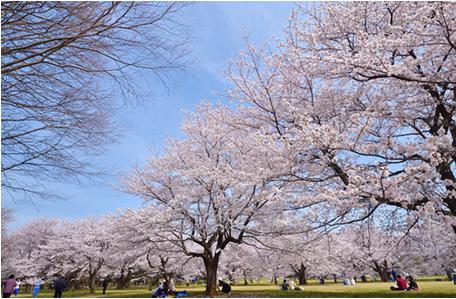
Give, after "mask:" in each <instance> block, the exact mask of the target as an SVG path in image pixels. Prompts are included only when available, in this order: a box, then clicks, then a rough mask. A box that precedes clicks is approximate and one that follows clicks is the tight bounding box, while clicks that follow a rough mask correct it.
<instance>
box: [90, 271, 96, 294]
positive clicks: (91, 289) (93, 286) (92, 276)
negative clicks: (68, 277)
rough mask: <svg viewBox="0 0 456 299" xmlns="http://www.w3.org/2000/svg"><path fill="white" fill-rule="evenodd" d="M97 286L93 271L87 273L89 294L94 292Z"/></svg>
mask: <svg viewBox="0 0 456 299" xmlns="http://www.w3.org/2000/svg"><path fill="white" fill-rule="evenodd" d="M96 288H97V275H96V274H95V273H90V274H89V290H90V294H95V290H96Z"/></svg>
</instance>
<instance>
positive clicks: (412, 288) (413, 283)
mask: <svg viewBox="0 0 456 299" xmlns="http://www.w3.org/2000/svg"><path fill="white" fill-rule="evenodd" d="M407 280H408V282H409V283H408V288H407V291H419V289H420V288H419V287H418V284H417V283H416V280H415V279H414V278H413V277H412V276H411V275H409V276H408V277H407Z"/></svg>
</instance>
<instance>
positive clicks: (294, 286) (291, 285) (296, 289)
mask: <svg viewBox="0 0 456 299" xmlns="http://www.w3.org/2000/svg"><path fill="white" fill-rule="evenodd" d="M288 287H289V289H290V290H292V291H302V288H301V287H298V286H297V285H296V284H295V282H294V280H289V282H288Z"/></svg>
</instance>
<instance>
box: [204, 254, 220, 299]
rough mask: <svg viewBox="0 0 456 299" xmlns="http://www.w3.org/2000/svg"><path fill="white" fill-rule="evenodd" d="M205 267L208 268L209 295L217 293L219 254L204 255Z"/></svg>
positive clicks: (207, 284)
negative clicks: (212, 255)
mask: <svg viewBox="0 0 456 299" xmlns="http://www.w3.org/2000/svg"><path fill="white" fill-rule="evenodd" d="M203 261H204V267H205V268H206V290H205V295H206V296H207V297H214V296H215V295H217V269H218V262H219V254H215V256H214V257H212V258H211V257H203Z"/></svg>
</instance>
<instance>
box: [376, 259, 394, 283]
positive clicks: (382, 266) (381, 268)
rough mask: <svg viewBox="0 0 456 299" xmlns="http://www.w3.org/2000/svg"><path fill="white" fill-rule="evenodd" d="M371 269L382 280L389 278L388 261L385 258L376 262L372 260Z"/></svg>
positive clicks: (385, 280)
mask: <svg viewBox="0 0 456 299" xmlns="http://www.w3.org/2000/svg"><path fill="white" fill-rule="evenodd" d="M372 269H373V270H374V271H375V272H377V273H378V275H379V276H380V279H381V280H382V281H383V282H387V281H388V280H389V276H390V275H389V273H388V262H387V261H386V260H383V262H381V263H378V262H377V261H374V266H373V267H372Z"/></svg>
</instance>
